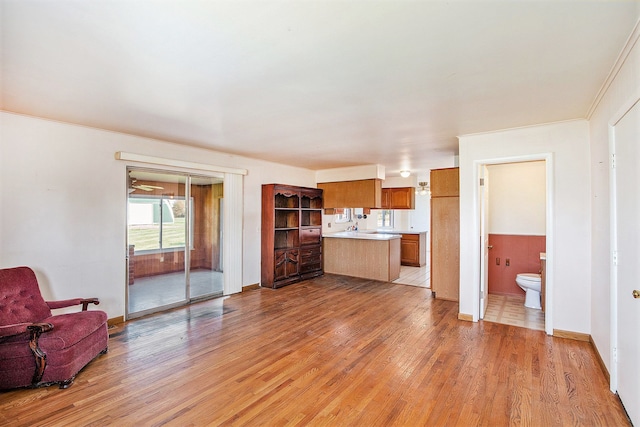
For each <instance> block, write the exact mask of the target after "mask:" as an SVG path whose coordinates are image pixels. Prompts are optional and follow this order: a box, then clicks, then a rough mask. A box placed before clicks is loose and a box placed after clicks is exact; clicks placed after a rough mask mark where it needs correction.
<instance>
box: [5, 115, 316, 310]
mask: <svg viewBox="0 0 640 427" xmlns="http://www.w3.org/2000/svg"><path fill="white" fill-rule="evenodd" d="M0 120H1V125H2V126H1V127H0V155H1V157H0V267H12V266H18V265H28V266H30V267H32V268H33V269H34V270H35V271H36V274H37V276H38V279H39V281H40V285H41V288H42V291H43V295H44V296H45V299H64V298H71V297H81V296H87V297H89V296H91V297H99V298H100V300H101V304H100V308H101V309H103V310H105V311H106V312H107V314H108V316H109V317H110V318H114V317H118V316H122V315H123V314H124V310H125V306H124V301H125V300H124V295H125V237H126V210H125V209H126V185H127V184H126V166H127V163H126V162H123V161H118V160H115V158H114V154H115V152H116V151H128V152H132V153H137V154H144V155H150V156H156V157H164V158H171V159H177V160H184V161H191V162H197V163H206V164H211V165H216V166H226V167H232V168H242V169H247V170H248V171H249V172H248V175H247V176H245V177H244V218H243V221H244V236H243V277H242V284H243V285H244V286H246V285H250V284H254V283H258V282H259V281H260V227H261V218H260V212H261V185H262V184H265V183H272V182H280V183H286V184H292V185H300V186H307V187H315V173H314V172H313V171H310V170H306V169H301V168H295V167H290V166H284V165H280V164H278V165H276V164H274V163H269V162H264V161H261V160H255V159H249V158H245V157H240V156H233V155H229V154H224V153H219V152H215V151H211V150H205V149H200V148H193V147H186V146H184V145H178V144H173V143H169V142H164V141H158V140H153V139H148V138H141V137H136V136H131V135H126V134H121V133H115V132H109V131H103V130H99V129H93V128H89V127H83V126H76V125H70V124H65V123H59V122H53V121H48V120H43V119H38V118H32V117H26V116H20V115H14V114H10V113H4V112H2V113H0ZM167 169H171V168H167Z"/></svg>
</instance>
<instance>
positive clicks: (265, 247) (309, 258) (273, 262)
mask: <svg viewBox="0 0 640 427" xmlns="http://www.w3.org/2000/svg"><path fill="white" fill-rule="evenodd" d="M322 207H323V206H322V190H319V189H317V188H306V187H295V186H290V185H282V184H265V185H263V186H262V231H261V233H262V235H261V261H262V265H261V286H263V287H268V288H279V287H281V286H285V285H288V284H291V283H295V282H299V281H300V280H303V279H308V278H310V277H315V276H320V275H322V274H323V270H322Z"/></svg>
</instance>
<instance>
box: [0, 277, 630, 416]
mask: <svg viewBox="0 0 640 427" xmlns="http://www.w3.org/2000/svg"><path fill="white" fill-rule="evenodd" d="M110 332H111V338H110V343H109V353H107V354H106V355H103V356H101V357H99V358H97V359H96V360H94V361H93V362H92V363H90V364H89V365H88V366H87V367H86V368H85V369H84V370H83V371H82V372H80V373H79V374H78V376H77V378H76V381H75V383H74V384H73V386H72V387H70V388H69V389H67V390H59V389H57V388H55V387H49V388H43V389H36V390H14V391H8V392H4V393H0V424H10V425H13V426H31V425H39V426H40V425H42V426H80V425H82V426H85V425H99V426H104V425H117V426H134V425H135V426H164V425H166V426H190V425H193V426H202V425H228V426H243V425H247V426H254V425H269V426H308V425H310V426H323V425H326V426H336V425H340V426H363V425H366V426H394V425H396V426H422V425H429V426H440V425H447V426H450V425H453V426H455V425H459V426H475V425H478V426H496V425H523V426H554V425H555V426H563V425H616V426H623V425H629V424H628V420H627V419H626V416H625V414H624V412H623V410H622V407H621V405H620V403H619V401H618V400H617V398H616V396H615V395H613V394H612V393H611V392H610V391H609V390H608V384H607V382H606V379H605V377H604V375H603V373H602V372H601V370H600V366H599V364H598V361H597V359H596V356H595V354H594V352H593V349H592V347H591V345H590V344H589V343H586V342H578V341H571V340H567V339H562V338H554V337H549V336H547V335H545V334H544V332H542V331H534V330H529V329H524V328H518V327H515V326H508V325H501V324H497V323H490V322H485V323H482V322H480V323H470V322H464V321H460V320H458V319H457V304H456V303H453V302H449V301H443V300H438V299H433V298H432V297H431V291H430V290H429V289H425V288H420V287H414V286H404V285H397V284H391V283H385V282H376V281H370V280H366V279H354V278H348V277H344V276H336V275H329V274H327V275H325V276H323V277H319V278H316V279H313V280H309V281H304V282H301V283H297V284H294V285H290V286H287V287H284V288H281V289H277V290H272V289H256V290H251V291H248V292H245V293H242V294H238V295H234V296H231V297H229V298H224V299H218V300H212V301H206V302H202V303H198V304H194V305H191V306H189V307H186V308H180V309H174V310H172V311H170V312H167V313H163V314H156V315H153V316H149V317H145V318H140V319H136V320H134V321H131V322H128V323H127V324H124V325H119V326H118V327H116V328H114V329H112V330H111V331H110ZM34 408H37V410H34Z"/></svg>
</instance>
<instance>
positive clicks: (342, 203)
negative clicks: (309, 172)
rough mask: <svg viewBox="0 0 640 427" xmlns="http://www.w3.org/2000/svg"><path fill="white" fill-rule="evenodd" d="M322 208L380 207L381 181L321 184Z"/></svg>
mask: <svg viewBox="0 0 640 427" xmlns="http://www.w3.org/2000/svg"><path fill="white" fill-rule="evenodd" d="M318 188H320V189H322V190H323V196H324V208H325V209H332V208H372V209H380V208H381V207H382V180H380V179H360V180H357V181H340V182H321V183H318Z"/></svg>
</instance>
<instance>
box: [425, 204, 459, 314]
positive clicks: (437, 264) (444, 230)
mask: <svg viewBox="0 0 640 427" xmlns="http://www.w3.org/2000/svg"><path fill="white" fill-rule="evenodd" d="M459 242H460V201H459V197H435V198H432V199H431V289H432V290H433V292H435V294H436V297H437V298H441V299H446V300H451V301H458V299H459V295H460V245H459Z"/></svg>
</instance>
